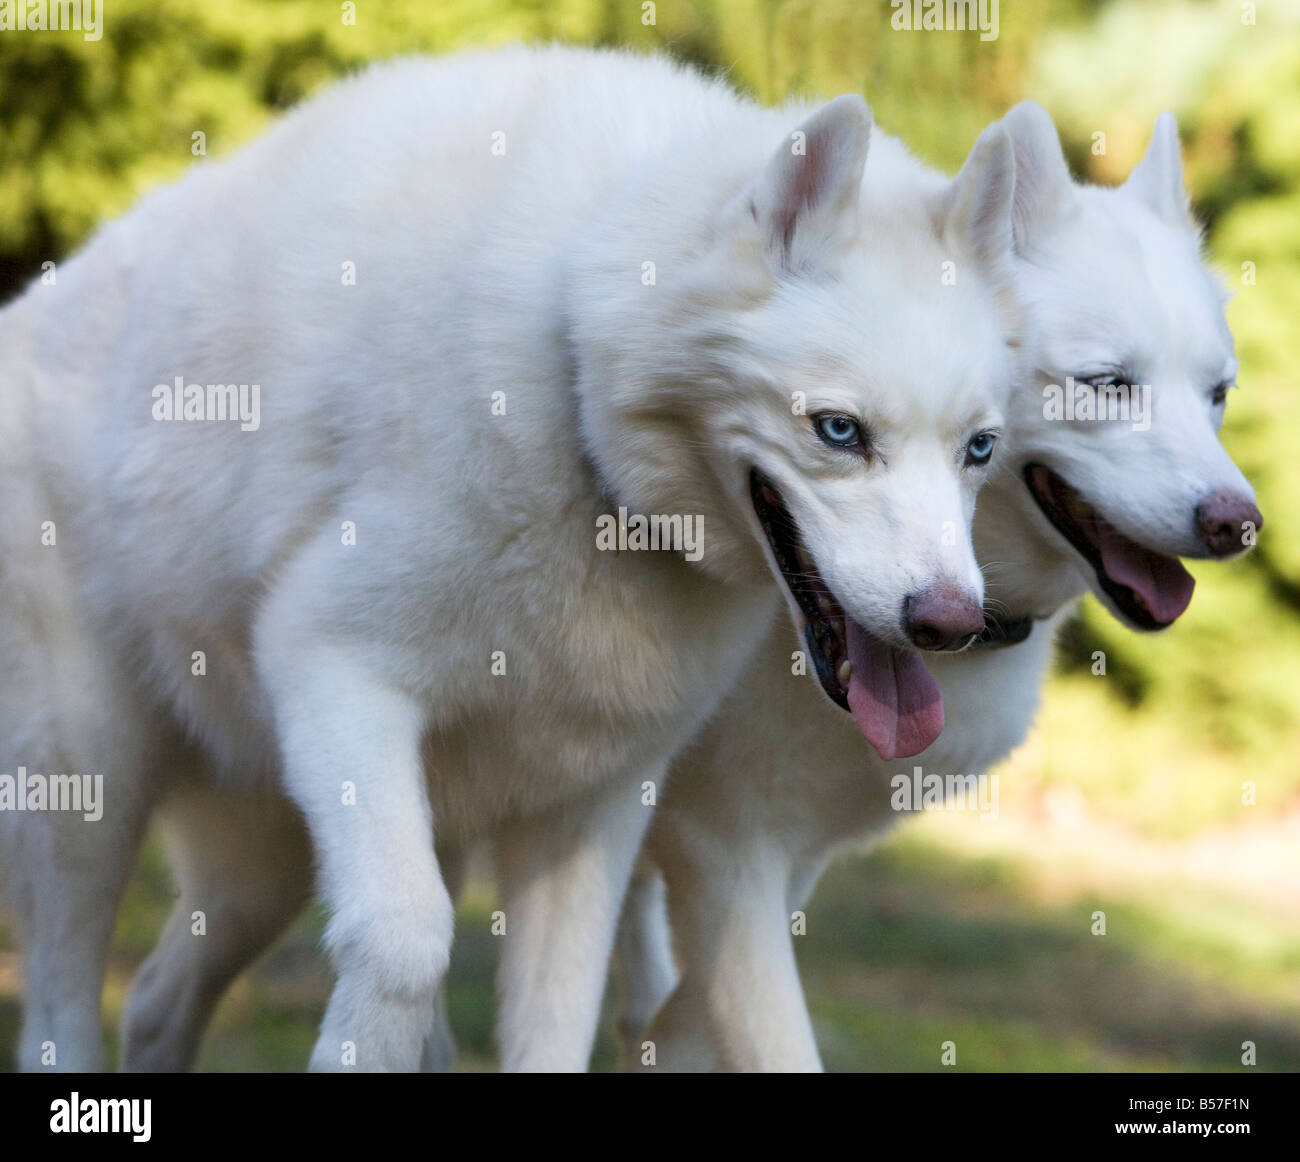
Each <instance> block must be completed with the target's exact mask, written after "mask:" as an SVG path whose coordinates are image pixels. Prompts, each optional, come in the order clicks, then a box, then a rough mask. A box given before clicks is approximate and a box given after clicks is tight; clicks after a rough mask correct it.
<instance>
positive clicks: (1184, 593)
mask: <svg viewBox="0 0 1300 1162" xmlns="http://www.w3.org/2000/svg"><path fill="white" fill-rule="evenodd" d="M1096 529H1097V544H1098V547H1099V548H1100V549H1101V567H1102V568H1103V569H1105V570H1106V576H1108V577H1109V578H1110V579H1111V580H1112V581H1116V582H1118V583H1119V584H1120V585H1127V586H1128V587H1129V588H1130V589H1132V590H1133V592H1134V593H1137V594H1139V595H1140V596H1141V598H1142V600H1143V601H1145V602H1146V605H1147V611H1148V612H1149V613H1150V614H1151V616H1152V617H1154V618H1155V619H1156V621H1159V622H1161V623H1163V624H1166V625H1167V624H1168V623H1169V622H1171V621H1173V620H1174V619H1175V618H1177V617H1178V615H1179V614H1181V613H1182V612H1183V610H1184V609H1186V608H1187V606H1188V605H1189V604H1190V603H1191V600H1192V589H1193V588H1195V586H1196V579H1195V578H1194V577H1193V576H1192V575H1191V574H1190V573H1189V572H1188V571H1187V570H1186V569H1184V568H1183V566H1182V563H1181V562H1180V561H1179V560H1178V558H1177V557H1163V556H1161V555H1160V554H1159V553H1153V552H1151V551H1150V550H1149V549H1144V548H1143V547H1142V546H1141V545H1136V544H1134V543H1133V542H1132V541H1130V540H1129V539H1128V538H1127V537H1123V536H1121V535H1120V534H1119V533H1117V532H1116V531H1115V530H1114V529H1113V528H1111V527H1110V525H1108V524H1106V522H1105V521H1098V522H1097V526H1096Z"/></svg>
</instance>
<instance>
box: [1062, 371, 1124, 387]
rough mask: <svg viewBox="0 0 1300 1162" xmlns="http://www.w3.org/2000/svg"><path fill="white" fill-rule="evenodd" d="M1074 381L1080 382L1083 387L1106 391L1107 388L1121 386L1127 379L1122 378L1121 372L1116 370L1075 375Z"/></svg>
mask: <svg viewBox="0 0 1300 1162" xmlns="http://www.w3.org/2000/svg"><path fill="white" fill-rule="evenodd" d="M1074 382H1075V383H1082V384H1083V385H1084V386H1085V387H1091V388H1095V389H1096V390H1098V391H1106V390H1108V389H1109V388H1114V387H1121V386H1123V385H1124V384H1125V383H1127V382H1128V381H1127V380H1126V379H1125V378H1124V375H1123V373H1122V372H1116V373H1112V374H1105V375H1076V376H1074Z"/></svg>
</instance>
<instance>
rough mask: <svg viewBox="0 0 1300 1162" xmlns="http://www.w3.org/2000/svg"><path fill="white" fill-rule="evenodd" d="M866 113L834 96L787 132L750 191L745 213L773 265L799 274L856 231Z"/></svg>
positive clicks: (853, 99)
mask: <svg viewBox="0 0 1300 1162" xmlns="http://www.w3.org/2000/svg"><path fill="white" fill-rule="evenodd" d="M870 137H871V110H870V109H868V108H867V103H866V102H865V101H864V100H863V99H862V98H861V97H859V96H856V95H855V94H846V95H845V96H843V97H836V98H835V100H834V101H831V102H830V103H829V104H828V105H823V106H822V108H820V109H819V110H817V112H816V113H814V114H813V115H812V116H811V117H810V118H808V120H807V121H805V122H804V123H803V124H802V125H800V126H799V128H798V129H796V130H795V131H794V132H792V133H791V134H790V136H789V138H788V139H787V140H786V141H785V142H783V143H782V145H781V146H780V148H779V149H777V151H776V153H775V154H773V155H772V158H771V160H770V161H768V163H767V166H766V167H765V168H764V170H763V172H762V174H760V175H759V178H758V180H757V181H756V182H755V183H754V186H753V187H752V189H751V190H750V202H749V204H750V208H751V210H752V212H753V215H754V218H755V220H756V221H757V222H758V224H759V227H760V228H761V229H762V230H763V233H764V237H765V238H766V240H767V251H768V254H769V255H770V256H771V258H772V260H773V262H774V264H775V265H777V266H778V267H779V268H780V269H783V270H797V269H799V268H800V267H802V266H806V265H808V264H809V263H810V262H811V261H813V260H815V259H816V258H817V257H818V256H820V255H821V254H822V253H824V252H825V251H826V250H828V249H829V248H831V247H837V246H840V245H842V244H843V243H845V242H847V241H848V240H849V239H851V238H852V237H853V235H854V233H855V232H856V230H857V212H858V196H859V192H860V189H861V186H862V170H863V167H864V166H865V165H866V161H867V142H868V140H869V139H870Z"/></svg>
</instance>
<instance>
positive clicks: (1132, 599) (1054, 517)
mask: <svg viewBox="0 0 1300 1162" xmlns="http://www.w3.org/2000/svg"><path fill="white" fill-rule="evenodd" d="M1039 471H1042V472H1045V473H1046V474H1047V480H1048V485H1047V487H1046V488H1040V487H1039V486H1038V484H1037V483H1036V482H1035V476H1036V473H1037V472H1039ZM1023 475H1024V481H1025V486H1026V487H1027V488H1028V489H1029V495H1030V496H1032V497H1033V498H1034V501H1035V503H1037V505H1038V507H1039V509H1041V510H1042V513H1043V515H1044V516H1045V517H1047V519H1048V520H1049V521H1051V523H1052V525H1053V527H1054V528H1055V529H1056V531H1057V532H1059V533H1060V534H1061V535H1062V536H1063V537H1064V538H1065V539H1066V540H1067V541H1069V542H1070V544H1071V545H1072V546H1073V547H1074V549H1075V551H1076V552H1078V553H1079V555H1080V556H1081V557H1083V559H1084V560H1085V561H1087V562H1088V564H1089V565H1090V566H1092V571H1093V573H1095V574H1096V577H1097V583H1098V584H1099V585H1100V586H1101V588H1102V589H1103V590H1104V591H1105V593H1106V595H1107V596H1108V597H1109V598H1110V599H1111V600H1112V601H1113V602H1114V603H1115V608H1116V609H1117V610H1119V612H1120V614H1121V615H1122V616H1123V618H1124V619H1125V620H1126V621H1128V622H1129V623H1131V624H1132V625H1133V626H1134V627H1135V628H1137V629H1143V630H1157V629H1164V628H1165V627H1166V626H1168V625H1171V624H1172V622H1167V621H1158V620H1156V618H1155V617H1154V616H1152V614H1151V611H1150V610H1148V609H1147V608H1146V606H1145V605H1142V604H1140V603H1139V602H1138V599H1137V595H1136V594H1135V593H1134V592H1133V590H1132V589H1130V588H1129V587H1128V586H1127V585H1120V584H1119V583H1118V582H1116V581H1112V580H1111V578H1110V577H1109V576H1107V574H1106V570H1105V568H1104V567H1103V566H1102V561H1101V551H1100V549H1099V548H1098V547H1097V545H1096V543H1095V542H1094V541H1093V539H1092V538H1091V537H1090V536H1089V535H1088V533H1087V531H1086V530H1085V529H1084V528H1083V525H1082V523H1081V522H1080V520H1079V519H1078V518H1077V517H1075V516H1074V515H1072V514H1071V512H1070V510H1069V508H1068V507H1067V505H1071V506H1082V509H1084V510H1086V512H1087V514H1088V516H1089V518H1090V519H1091V520H1093V521H1104V520H1105V519H1106V518H1105V517H1103V516H1102V515H1101V514H1100V513H1098V512H1097V510H1096V509H1094V508H1093V507H1092V505H1090V504H1089V503H1088V502H1087V501H1086V500H1084V499H1083V497H1082V496H1081V495H1080V494H1079V491H1078V489H1076V488H1074V487H1073V486H1072V485H1070V484H1069V483H1068V482H1067V481H1066V480H1064V479H1063V478H1062V477H1061V476H1059V475H1058V474H1057V473H1055V472H1053V471H1052V470H1051V469H1050V468H1048V467H1047V466H1046V465H1045V464H1026V465H1025V468H1024V473H1023Z"/></svg>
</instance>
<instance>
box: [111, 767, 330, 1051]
mask: <svg viewBox="0 0 1300 1162" xmlns="http://www.w3.org/2000/svg"><path fill="white" fill-rule="evenodd" d="M160 815H161V821H162V827H163V834H164V837H165V839H166V841H167V849H168V853H169V854H170V856H171V860H172V867H173V870H174V873H175V875H176V878H177V881H178V883H179V885H180V896H179V898H178V899H177V901H176V904H175V906H174V907H173V909H172V913H171V916H170V917H169V918H168V920H167V925H166V927H165V928H164V929H163V933H162V936H161V937H160V938H159V941H158V944H157V946H156V947H155V948H154V950H153V952H152V953H151V954H150V956H149V959H148V960H146V961H145V962H144V964H143V965H142V966H141V967H140V971H139V972H138V973H137V974H136V977H135V979H134V980H133V981H132V983H131V992H130V995H129V997H128V998H127V1003H126V1007H125V1009H124V1010H123V1013H122V1039H121V1043H122V1068H123V1069H124V1070H132V1071H146V1072H151V1073H167V1072H177V1071H180V1070H185V1069H189V1068H191V1067H192V1066H193V1063H194V1058H195V1056H196V1055H197V1053H198V1048H199V1043H200V1041H201V1040H202V1037H203V1032H204V1030H205V1029H206V1028H207V1025H208V1021H209V1020H210V1019H211V1016H212V1012H213V1010H214V1009H215V1008H216V1005H217V1002H218V1001H219V1000H220V999H221V996H222V994H223V993H224V992H225V990H226V988H227V987H228V986H229V984H230V982H231V981H232V980H234V978H235V977H236V976H238V975H239V974H240V973H241V972H242V971H243V970H244V969H245V968H247V967H248V966H249V965H250V964H251V963H252V962H253V961H254V960H255V959H256V958H257V957H258V956H259V955H260V954H261V953H262V952H263V951H265V950H266V949H267V948H268V947H269V946H270V945H271V943H272V942H273V941H274V940H275V939H276V938H277V937H278V936H279V935H280V934H281V933H282V932H283V931H284V930H285V929H286V928H287V927H288V926H289V924H290V923H291V922H292V921H293V919H294V918H295V917H296V916H297V915H298V914H299V913H300V912H301V911H302V908H303V905H304V903H305V902H306V900H307V898H308V896H309V894H310V891H311V848H310V845H309V843H308V841H307V833H306V829H305V828H304V826H303V823H302V820H301V818H300V817H299V815H298V813H297V811H296V810H295V809H294V807H293V804H292V803H290V802H289V801H288V800H287V799H284V798H283V797H281V796H279V795H273V794H259V793H254V792H251V791H244V790H239V789H229V788H221V787H218V786H216V785H215V784H214V783H212V782H210V781H208V780H207V779H206V778H203V779H193V780H187V781H186V782H185V783H184V784H182V785H181V786H179V787H177V788H176V789H175V790H174V791H173V792H172V793H171V794H170V795H169V796H168V798H167V799H166V800H165V801H164V802H163V804H162V806H161V809H160Z"/></svg>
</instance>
